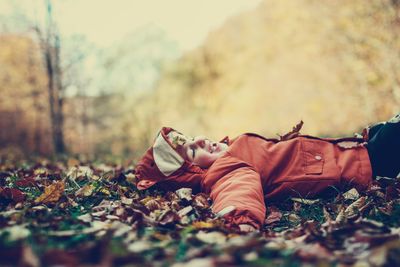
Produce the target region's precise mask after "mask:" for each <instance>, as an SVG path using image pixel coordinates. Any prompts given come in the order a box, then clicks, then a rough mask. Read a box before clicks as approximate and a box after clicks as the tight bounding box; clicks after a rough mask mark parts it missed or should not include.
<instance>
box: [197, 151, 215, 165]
mask: <svg viewBox="0 0 400 267" xmlns="http://www.w3.org/2000/svg"><path fill="white" fill-rule="evenodd" d="M217 158H218V157H217V155H215V154H210V153H201V154H199V155H198V156H197V157H196V164H198V165H199V166H200V167H209V166H210V165H211V164H212V163H214V161H215V160H216V159H217Z"/></svg>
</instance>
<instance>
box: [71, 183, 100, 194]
mask: <svg viewBox="0 0 400 267" xmlns="http://www.w3.org/2000/svg"><path fill="white" fill-rule="evenodd" d="M94 189H95V187H94V185H92V184H87V185H85V186H84V187H82V188H80V189H79V190H78V191H76V192H75V196H77V197H89V196H91V195H92V194H93V192H94Z"/></svg>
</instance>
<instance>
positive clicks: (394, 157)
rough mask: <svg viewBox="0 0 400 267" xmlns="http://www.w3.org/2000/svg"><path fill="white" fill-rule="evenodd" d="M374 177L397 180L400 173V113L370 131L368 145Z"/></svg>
mask: <svg viewBox="0 0 400 267" xmlns="http://www.w3.org/2000/svg"><path fill="white" fill-rule="evenodd" d="M367 149H368V154H369V157H370V160H371V165H372V171H373V175H374V177H375V176H382V177H390V178H396V177H397V176H398V175H399V173H400V113H399V114H397V115H396V116H394V117H393V118H392V119H390V120H388V121H387V122H384V123H379V124H377V125H374V126H372V127H371V128H370V130H369V141H368V144H367Z"/></svg>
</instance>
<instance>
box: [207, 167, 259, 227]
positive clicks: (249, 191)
mask: <svg viewBox="0 0 400 267" xmlns="http://www.w3.org/2000/svg"><path fill="white" fill-rule="evenodd" d="M210 196H211V198H212V200H213V206H212V210H213V212H214V213H217V214H218V213H219V215H221V216H223V217H224V218H225V219H226V220H227V222H228V225H239V224H250V225H252V226H254V227H255V228H257V229H260V228H261V227H262V225H263V223H264V220H265V212H266V208H265V203H264V194H263V189H262V185H261V179H260V175H259V174H258V173H257V172H256V171H255V170H254V169H253V168H251V167H249V166H242V167H240V168H237V169H234V170H232V171H230V172H229V173H226V174H225V175H224V176H223V177H221V178H220V179H219V180H218V181H217V182H216V183H215V185H214V186H213V187H212V188H211V194H210ZM224 213H226V214H224Z"/></svg>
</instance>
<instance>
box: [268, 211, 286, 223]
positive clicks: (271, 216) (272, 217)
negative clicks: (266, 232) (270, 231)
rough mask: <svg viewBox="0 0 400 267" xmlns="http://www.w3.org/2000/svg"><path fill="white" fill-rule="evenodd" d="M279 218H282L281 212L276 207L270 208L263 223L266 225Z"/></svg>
mask: <svg viewBox="0 0 400 267" xmlns="http://www.w3.org/2000/svg"><path fill="white" fill-rule="evenodd" d="M281 218H282V213H281V212H280V211H279V210H278V209H276V210H272V211H271V212H270V213H269V214H268V216H267V218H266V219H265V224H267V225H268V224H272V223H275V222H279V221H280V220H281Z"/></svg>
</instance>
